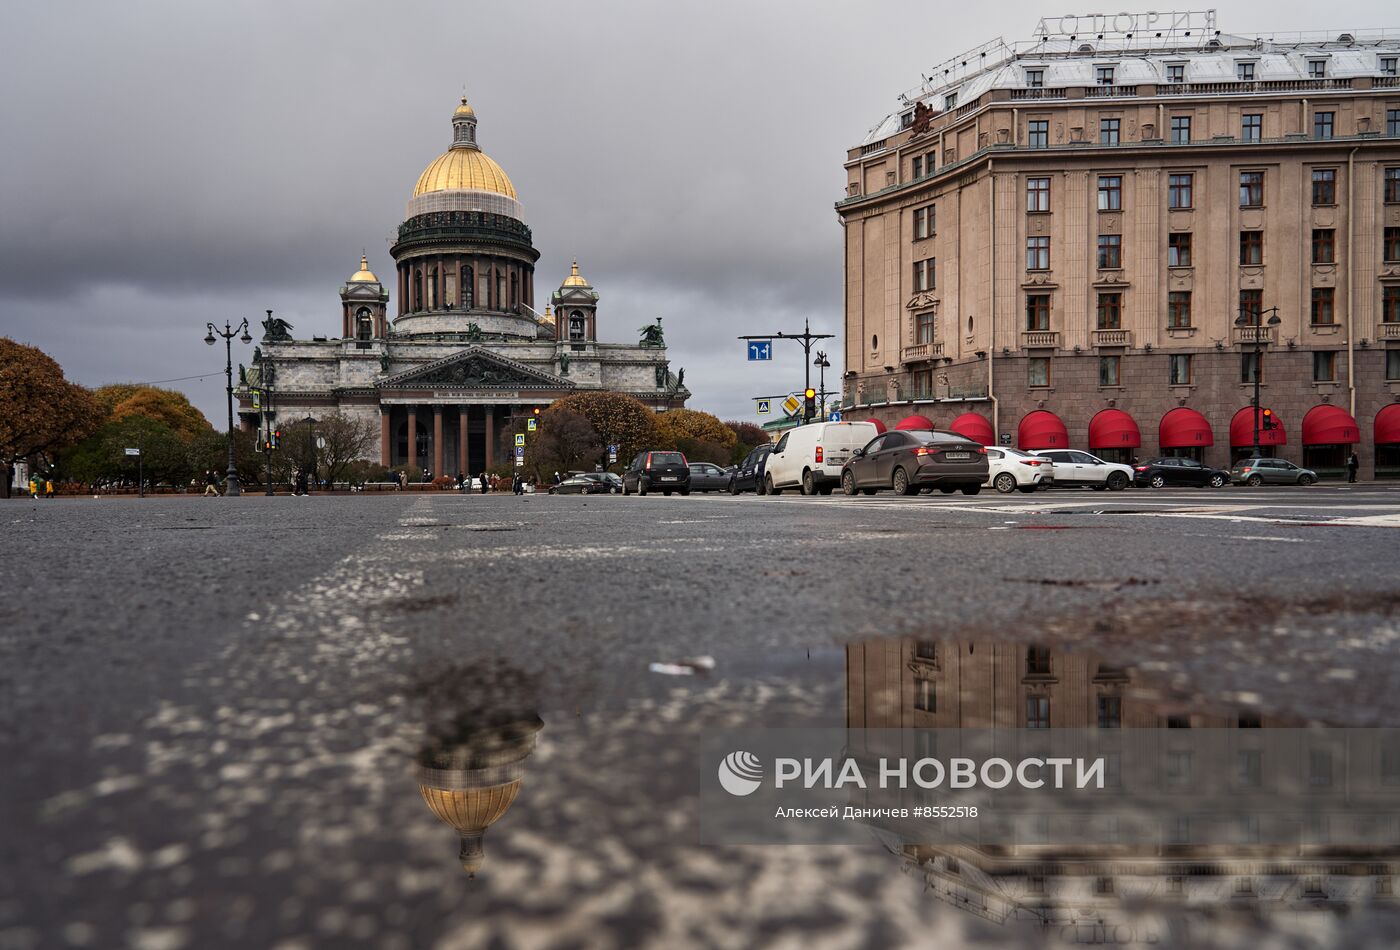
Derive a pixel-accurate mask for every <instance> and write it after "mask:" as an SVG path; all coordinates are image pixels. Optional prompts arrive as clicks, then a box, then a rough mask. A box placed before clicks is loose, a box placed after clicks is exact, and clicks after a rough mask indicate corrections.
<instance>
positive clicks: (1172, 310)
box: [1167, 290, 1191, 330]
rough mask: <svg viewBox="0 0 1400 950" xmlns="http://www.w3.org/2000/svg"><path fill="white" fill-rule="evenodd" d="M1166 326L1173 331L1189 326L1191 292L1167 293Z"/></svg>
mask: <svg viewBox="0 0 1400 950" xmlns="http://www.w3.org/2000/svg"><path fill="white" fill-rule="evenodd" d="M1167 326H1168V327H1170V328H1171V329H1173V330H1182V329H1185V328H1186V327H1189V326H1191V291H1189V290H1169V291H1167Z"/></svg>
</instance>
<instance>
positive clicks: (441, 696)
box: [416, 670, 544, 876]
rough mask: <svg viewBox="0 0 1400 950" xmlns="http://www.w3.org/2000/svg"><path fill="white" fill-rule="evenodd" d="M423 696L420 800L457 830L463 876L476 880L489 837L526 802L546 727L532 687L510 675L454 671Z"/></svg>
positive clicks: (438, 678)
mask: <svg viewBox="0 0 1400 950" xmlns="http://www.w3.org/2000/svg"><path fill="white" fill-rule="evenodd" d="M517 690H518V691H517ZM417 692H418V695H419V696H420V697H421V698H422V699H424V700H425V701H426V711H427V716H428V739H427V741H426V742H425V743H424V744H423V745H422V747H421V748H419V750H418V753H417V756H416V762H417V778H418V788H419V792H420V793H421V794H422V796H423V801H424V802H426V803H427V805H428V808H430V809H431V810H432V812H433V814H434V815H436V816H437V817H438V818H439V819H441V820H442V821H444V822H446V823H447V824H449V825H451V826H452V827H453V828H455V829H456V830H457V833H458V835H460V836H461V849H460V851H459V853H458V858H459V860H460V861H461V862H462V869H463V870H465V871H466V872H467V873H468V874H470V875H472V876H475V874H476V872H477V871H479V870H480V869H481V866H482V862H483V860H484V858H485V851H484V849H483V847H482V839H483V838H484V836H485V834H486V829H487V828H489V827H491V825H493V824H495V823H496V822H497V821H498V820H500V818H501V816H502V815H504V814H505V813H506V811H507V810H508V809H509V808H510V806H511V803H513V802H514V801H515V798H516V796H517V795H518V794H520V784H521V780H522V779H523V778H524V777H525V760H526V759H528V758H529V757H530V754H531V753H532V752H534V751H535V739H536V735H537V734H538V733H539V731H540V730H541V729H542V728H544V723H543V721H541V719H540V718H539V716H538V715H537V714H536V713H535V711H534V708H533V704H532V703H531V702H530V700H529V698H528V697H529V695H530V693H531V692H532V690H530V689H529V684H528V680H526V679H525V678H524V677H522V676H520V675H519V674H515V673H513V672H510V671H506V672H504V673H502V672H500V671H491V672H490V673H489V674H484V673H482V672H480V671H474V672H472V673H462V672H460V671H457V670H448V671H446V672H444V673H440V674H437V675H435V676H434V677H433V678H432V679H431V680H430V681H428V682H426V683H424V684H422V685H420V687H419V689H418V691H417ZM493 697H494V698H493Z"/></svg>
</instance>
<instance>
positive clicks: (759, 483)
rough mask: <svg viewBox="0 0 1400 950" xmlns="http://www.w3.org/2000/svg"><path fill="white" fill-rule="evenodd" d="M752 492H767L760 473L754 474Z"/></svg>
mask: <svg viewBox="0 0 1400 950" xmlns="http://www.w3.org/2000/svg"><path fill="white" fill-rule="evenodd" d="M753 493H754V494H755V495H766V494H768V485H767V483H766V482H765V481H764V480H763V476H762V475H755V476H754V480H753Z"/></svg>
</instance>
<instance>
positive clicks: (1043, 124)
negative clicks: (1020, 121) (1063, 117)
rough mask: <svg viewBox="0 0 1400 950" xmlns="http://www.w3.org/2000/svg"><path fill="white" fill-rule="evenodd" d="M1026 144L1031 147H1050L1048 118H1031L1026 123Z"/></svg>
mask: <svg viewBox="0 0 1400 950" xmlns="http://www.w3.org/2000/svg"><path fill="white" fill-rule="evenodd" d="M1026 144H1027V145H1028V146H1029V147H1031V148H1049V147H1050V120H1049V119H1031V120H1030V121H1029V122H1027V123H1026Z"/></svg>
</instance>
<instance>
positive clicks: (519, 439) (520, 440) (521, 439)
mask: <svg viewBox="0 0 1400 950" xmlns="http://www.w3.org/2000/svg"><path fill="white" fill-rule="evenodd" d="M515 444H516V445H518V446H519V445H524V444H525V433H523V432H517V433H515Z"/></svg>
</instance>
